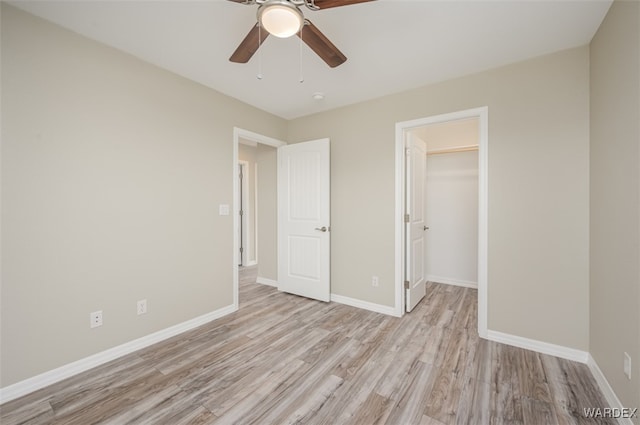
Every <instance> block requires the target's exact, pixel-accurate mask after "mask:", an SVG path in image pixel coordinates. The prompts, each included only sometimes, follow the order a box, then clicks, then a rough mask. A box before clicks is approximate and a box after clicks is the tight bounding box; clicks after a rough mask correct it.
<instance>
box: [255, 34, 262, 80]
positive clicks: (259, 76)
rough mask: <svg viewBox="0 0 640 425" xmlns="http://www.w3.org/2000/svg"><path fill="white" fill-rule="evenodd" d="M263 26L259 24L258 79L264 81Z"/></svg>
mask: <svg viewBox="0 0 640 425" xmlns="http://www.w3.org/2000/svg"><path fill="white" fill-rule="evenodd" d="M261 45H262V25H260V24H258V75H256V78H257V79H258V80H262V49H261V48H260V46H261Z"/></svg>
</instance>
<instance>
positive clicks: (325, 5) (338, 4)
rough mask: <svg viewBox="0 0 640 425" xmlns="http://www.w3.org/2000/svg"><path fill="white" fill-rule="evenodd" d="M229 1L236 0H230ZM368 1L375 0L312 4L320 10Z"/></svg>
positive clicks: (324, 0) (323, 0)
mask: <svg viewBox="0 0 640 425" xmlns="http://www.w3.org/2000/svg"><path fill="white" fill-rule="evenodd" d="M231 1H237V0H231ZM368 1H375V0H315V2H314V4H315V5H316V6H318V7H319V8H320V9H321V10H322V9H328V8H330V7H339V6H349V5H350V4H356V3H365V2H368Z"/></svg>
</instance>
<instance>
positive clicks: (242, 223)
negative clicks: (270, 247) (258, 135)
mask: <svg viewBox="0 0 640 425" xmlns="http://www.w3.org/2000/svg"><path fill="white" fill-rule="evenodd" d="M238 165H239V166H240V167H241V168H242V169H243V173H242V199H239V201H242V202H238V209H240V204H241V203H242V204H243V206H244V212H245V213H244V214H243V215H242V220H238V230H240V228H242V240H241V241H239V242H240V244H239V245H240V246H242V247H244V248H245V249H244V250H243V252H242V255H239V258H240V261H239V262H238V264H240V265H243V266H248V265H249V260H248V258H249V250H248V249H247V248H248V245H249V237H248V236H249V235H248V227H249V220H248V219H247V211H248V210H249V208H247V205H244V203H245V201H247V203H248V199H249V181H248V180H247V179H246V175H245V174H247V170H248V169H249V161H243V160H241V159H239V160H238ZM237 176H238V173H236V178H238V177H237ZM238 188H239V187H238Z"/></svg>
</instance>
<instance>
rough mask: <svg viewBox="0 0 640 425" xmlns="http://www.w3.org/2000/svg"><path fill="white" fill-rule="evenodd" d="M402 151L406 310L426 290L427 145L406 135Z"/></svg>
mask: <svg viewBox="0 0 640 425" xmlns="http://www.w3.org/2000/svg"><path fill="white" fill-rule="evenodd" d="M407 145H408V146H407V151H406V172H407V176H406V201H407V204H406V209H405V211H406V214H407V215H408V220H405V221H406V222H407V223H406V238H405V240H406V245H407V246H406V254H405V255H406V257H405V263H406V265H405V267H406V268H405V282H406V283H405V288H406V297H405V298H406V301H405V305H406V310H407V312H409V311H411V310H413V308H414V307H415V306H416V305H417V304H418V303H419V302H420V300H421V299H422V298H424V296H425V294H426V283H427V281H426V276H427V273H426V267H425V266H426V231H427V230H428V227H427V224H426V219H425V217H426V205H425V201H426V196H425V189H426V183H427V180H426V178H427V145H426V143H425V142H424V141H422V140H420V139H418V138H415V137H409V138H408V143H407Z"/></svg>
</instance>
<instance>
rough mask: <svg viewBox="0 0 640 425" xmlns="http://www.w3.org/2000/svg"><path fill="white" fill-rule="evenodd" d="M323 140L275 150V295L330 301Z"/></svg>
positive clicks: (326, 155) (326, 172)
mask: <svg viewBox="0 0 640 425" xmlns="http://www.w3.org/2000/svg"><path fill="white" fill-rule="evenodd" d="M329 183H330V180H329V139H322V140H315V141H311V142H304V143H296V144H293V145H287V146H282V147H280V148H278V289H279V290H281V291H285V292H290V293H292V294H296V295H302V296H304V297H308V298H314V299H317V300H321V301H329V298H330V281H329V279H330V265H329V264H330V263H329V261H330V260H329V258H330V242H331V239H330V230H331V229H330V221H329V219H330V208H329V199H330V196H329V195H330V193H329V190H330V185H329Z"/></svg>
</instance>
